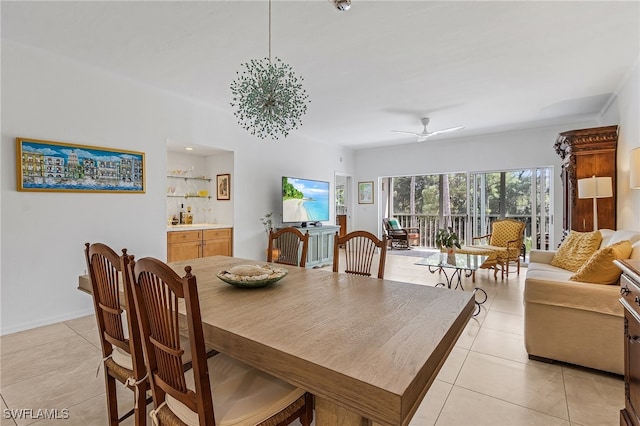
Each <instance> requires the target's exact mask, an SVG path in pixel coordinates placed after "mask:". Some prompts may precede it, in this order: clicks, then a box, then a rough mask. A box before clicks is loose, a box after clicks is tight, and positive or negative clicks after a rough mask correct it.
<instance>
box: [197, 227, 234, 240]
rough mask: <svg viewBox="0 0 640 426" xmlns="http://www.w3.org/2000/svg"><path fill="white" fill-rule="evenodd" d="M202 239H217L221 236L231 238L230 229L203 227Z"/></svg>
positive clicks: (221, 237)
mask: <svg viewBox="0 0 640 426" xmlns="http://www.w3.org/2000/svg"><path fill="white" fill-rule="evenodd" d="M203 232H204V236H203V238H202V239H203V240H217V239H223V238H231V229H229V228H226V229H205V230H204V231H203Z"/></svg>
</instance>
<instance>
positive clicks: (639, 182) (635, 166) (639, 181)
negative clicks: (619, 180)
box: [629, 148, 640, 189]
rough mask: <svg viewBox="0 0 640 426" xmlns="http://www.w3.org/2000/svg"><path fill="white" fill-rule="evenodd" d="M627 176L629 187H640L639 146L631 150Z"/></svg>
mask: <svg viewBox="0 0 640 426" xmlns="http://www.w3.org/2000/svg"><path fill="white" fill-rule="evenodd" d="M629 178H630V179H629V183H630V186H631V189H640V148H635V149H633V150H631V163H630V164H629Z"/></svg>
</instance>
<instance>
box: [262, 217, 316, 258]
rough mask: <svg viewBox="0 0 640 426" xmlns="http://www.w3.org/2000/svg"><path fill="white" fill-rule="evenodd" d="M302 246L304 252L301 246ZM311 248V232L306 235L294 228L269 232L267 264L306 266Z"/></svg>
mask: <svg viewBox="0 0 640 426" xmlns="http://www.w3.org/2000/svg"><path fill="white" fill-rule="evenodd" d="M301 244H302V252H300V245H301ZM308 247H309V231H306V232H305V233H304V234H303V233H302V232H300V231H299V230H298V229H296V228H294V227H292V226H291V227H287V228H282V229H280V230H278V231H276V232H274V231H273V229H272V230H271V231H270V232H269V247H268V249H267V262H274V263H282V264H285V265H292V266H301V267H303V268H304V266H305V265H306V263H307V250H308Z"/></svg>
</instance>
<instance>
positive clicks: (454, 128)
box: [429, 126, 464, 136]
mask: <svg viewBox="0 0 640 426" xmlns="http://www.w3.org/2000/svg"><path fill="white" fill-rule="evenodd" d="M462 129H464V126H457V127H449V128H448V129H442V130H436V131H435V132H431V133H429V136H435V135H439V134H440V133H447V132H453V131H455V130H462Z"/></svg>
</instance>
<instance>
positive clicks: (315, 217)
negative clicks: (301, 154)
mask: <svg viewBox="0 0 640 426" xmlns="http://www.w3.org/2000/svg"><path fill="white" fill-rule="evenodd" d="M327 220H329V182H324V181H320V180H311V179H300V178H294V177H289V176H283V177H282V223H294V222H300V225H301V226H303V227H304V226H307V222H320V221H327Z"/></svg>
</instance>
